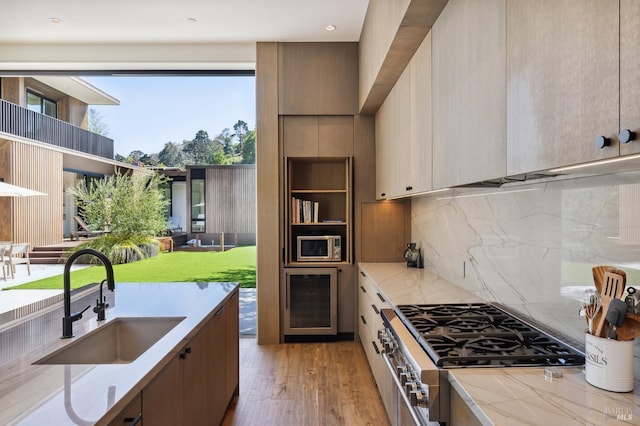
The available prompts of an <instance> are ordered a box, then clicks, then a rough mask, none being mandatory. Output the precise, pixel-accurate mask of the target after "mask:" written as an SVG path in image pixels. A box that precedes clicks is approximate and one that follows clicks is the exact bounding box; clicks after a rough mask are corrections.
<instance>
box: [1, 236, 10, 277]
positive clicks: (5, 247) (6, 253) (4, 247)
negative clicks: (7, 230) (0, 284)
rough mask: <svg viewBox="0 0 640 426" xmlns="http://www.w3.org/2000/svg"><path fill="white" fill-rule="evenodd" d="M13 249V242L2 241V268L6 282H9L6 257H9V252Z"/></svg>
mask: <svg viewBox="0 0 640 426" xmlns="http://www.w3.org/2000/svg"><path fill="white" fill-rule="evenodd" d="M10 249H11V241H0V266H2V276H3V277H4V280H5V281H6V280H7V269H6V268H5V265H4V259H5V257H9V250H10Z"/></svg>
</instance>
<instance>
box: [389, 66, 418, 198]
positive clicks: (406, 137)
mask: <svg viewBox="0 0 640 426" xmlns="http://www.w3.org/2000/svg"><path fill="white" fill-rule="evenodd" d="M392 94H393V96H394V98H395V100H394V103H393V104H394V105H395V111H394V121H395V125H394V127H395V131H394V134H393V135H392V136H391V135H389V136H390V137H391V144H392V146H393V148H392V149H393V153H394V160H395V161H394V162H393V166H392V167H393V169H392V171H391V174H392V176H393V177H392V178H391V183H392V186H391V195H394V196H395V195H409V194H410V193H411V189H410V188H412V185H413V183H412V182H411V179H412V178H413V175H412V173H411V144H412V142H413V141H412V140H411V128H412V125H413V124H414V123H413V122H412V121H411V110H412V105H411V67H410V66H407V67H406V68H405V69H404V72H403V73H402V74H401V75H400V78H399V79H398V81H396V85H395V87H394V88H393V91H392Z"/></svg>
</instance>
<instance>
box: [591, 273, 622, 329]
mask: <svg viewBox="0 0 640 426" xmlns="http://www.w3.org/2000/svg"><path fill="white" fill-rule="evenodd" d="M613 269H614V271H610V270H606V272H605V273H604V277H603V281H602V291H601V292H600V305H601V311H602V313H603V314H602V315H601V316H600V320H599V321H598V323H597V324H598V326H597V327H596V331H595V333H594V335H595V336H598V337H605V336H604V335H603V331H604V324H605V322H606V321H607V320H606V312H608V311H609V304H611V301H612V300H613V299H620V298H621V297H622V294H623V293H624V286H625V285H626V283H627V274H625V272H624V271H622V270H620V269H615V268H613Z"/></svg>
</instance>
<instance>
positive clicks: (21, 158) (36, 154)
mask: <svg viewBox="0 0 640 426" xmlns="http://www.w3.org/2000/svg"><path fill="white" fill-rule="evenodd" d="M10 151H11V153H10V157H11V164H12V165H13V167H12V170H11V177H10V179H7V180H6V182H8V183H11V184H14V185H18V186H23V187H25V188H29V189H33V190H35V191H40V192H44V193H45V194H47V195H46V196H38V197H21V198H12V199H11V216H12V217H13V218H14V222H13V224H12V227H11V238H10V239H11V240H12V241H14V242H20V243H22V242H25V243H26V242H28V243H30V244H31V247H35V246H38V245H46V244H55V243H59V242H60V236H61V235H62V190H63V181H62V167H63V164H62V161H63V158H62V153H60V152H56V151H52V150H48V149H45V148H40V147H37V146H33V145H27V144H22V143H18V142H11V149H10Z"/></svg>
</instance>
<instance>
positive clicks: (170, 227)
mask: <svg viewBox="0 0 640 426" xmlns="http://www.w3.org/2000/svg"><path fill="white" fill-rule="evenodd" d="M176 231H178V232H182V226H180V218H179V217H174V216H169V217H168V218H167V234H169V235H173V233H174V232H176Z"/></svg>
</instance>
